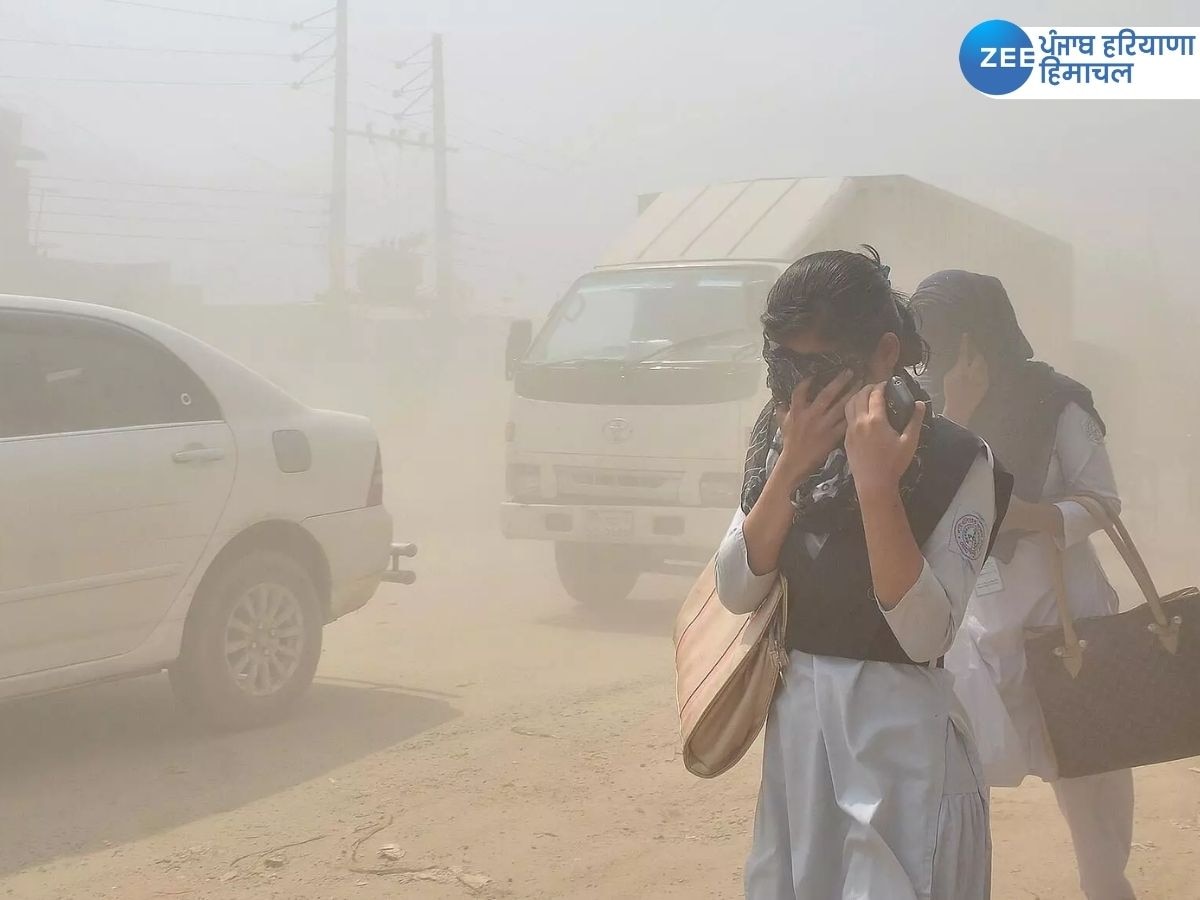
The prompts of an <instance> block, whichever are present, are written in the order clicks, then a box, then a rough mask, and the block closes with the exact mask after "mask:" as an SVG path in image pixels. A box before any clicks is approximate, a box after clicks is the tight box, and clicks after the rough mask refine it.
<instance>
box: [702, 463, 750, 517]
mask: <svg viewBox="0 0 1200 900" xmlns="http://www.w3.org/2000/svg"><path fill="white" fill-rule="evenodd" d="M741 499H742V476H741V474H740V473H737V472H705V473H704V474H703V475H701V476H700V505H701V506H716V507H721V508H723V509H733V508H734V507H735V506H737V505H738V504H739V503H740V502H741Z"/></svg>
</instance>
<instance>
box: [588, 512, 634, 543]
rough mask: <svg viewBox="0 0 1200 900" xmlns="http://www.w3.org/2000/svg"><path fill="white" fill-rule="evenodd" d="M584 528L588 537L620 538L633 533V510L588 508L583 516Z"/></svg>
mask: <svg viewBox="0 0 1200 900" xmlns="http://www.w3.org/2000/svg"><path fill="white" fill-rule="evenodd" d="M584 530H585V531H586V532H587V533H588V535H589V536H590V537H596V538H621V537H631V536H632V535H633V510H631V509H589V510H588V511H587V515H586V516H585V517H584Z"/></svg>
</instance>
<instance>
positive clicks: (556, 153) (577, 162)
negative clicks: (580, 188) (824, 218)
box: [459, 116, 588, 166]
mask: <svg viewBox="0 0 1200 900" xmlns="http://www.w3.org/2000/svg"><path fill="white" fill-rule="evenodd" d="M459 118H460V119H462V120H464V121H466V122H467V123H468V124H473V125H474V126H475V127H477V128H481V129H482V130H484V131H488V132H491V133H492V134H494V135H496V136H497V137H502V138H504V139H505V140H509V141H512V142H513V143H516V144H520V145H522V146H524V147H528V148H529V149H530V150H534V151H537V152H539V153H543V154H545V155H547V156H553V157H555V158H557V159H560V160H562V161H563V162H565V163H569V164H570V165H572V166H581V165H582V166H586V165H588V164H587V163H586V162H585V161H583V160H581V159H576V158H575V157H573V156H571V155H570V154H569V153H564V152H563V151H561V150H556V149H554V148H552V147H547V146H545V145H544V144H539V143H537V142H536V141H530V140H527V139H525V138H522V137H517V136H516V135H515V134H511V133H509V132H506V131H501V130H500V129H499V128H493V127H491V126H490V125H487V124H486V123H484V122H480V121H479V120H478V119H476V118H474V117H473V116H460V117H459Z"/></svg>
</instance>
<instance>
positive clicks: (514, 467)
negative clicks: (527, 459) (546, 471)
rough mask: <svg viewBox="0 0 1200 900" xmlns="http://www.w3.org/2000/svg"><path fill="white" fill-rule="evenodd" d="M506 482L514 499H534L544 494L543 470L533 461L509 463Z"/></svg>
mask: <svg viewBox="0 0 1200 900" xmlns="http://www.w3.org/2000/svg"><path fill="white" fill-rule="evenodd" d="M504 482H505V485H506V486H507V488H508V496H510V497H512V498H513V499H514V500H532V499H536V498H537V497H540V496H541V494H542V473H541V470H540V469H539V468H538V467H537V466H536V465H533V464H531V463H509V464H508V468H507V470H505V476H504Z"/></svg>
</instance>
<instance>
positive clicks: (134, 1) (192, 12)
mask: <svg viewBox="0 0 1200 900" xmlns="http://www.w3.org/2000/svg"><path fill="white" fill-rule="evenodd" d="M102 2H104V3H112V4H114V5H116V6H136V7H139V8H140V9H154V10H158V11H159V12H170V13H182V14H184V15H189V16H204V17H206V18H209V19H225V20H227V21H230V22H254V23H255V24H258V25H278V26H281V27H283V28H295V29H299V28H302V27H303V26H302V25H301V24H299V23H296V22H284V21H282V20H280V19H260V18H257V17H255V16H236V15H233V14H231V13H217V12H209V11H208V10H204V9H185V8H183V7H179V6H163V5H161V4H158V3H146V2H144V0H102ZM313 18H316V17H315V16H314V17H313ZM310 21H311V20H310Z"/></svg>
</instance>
